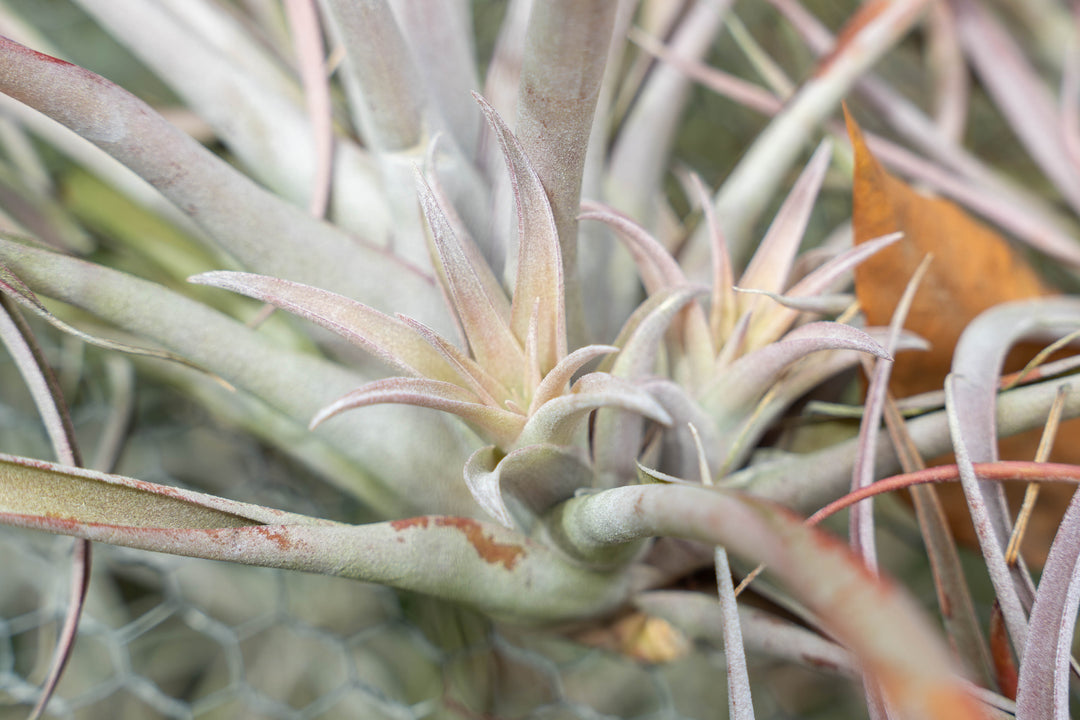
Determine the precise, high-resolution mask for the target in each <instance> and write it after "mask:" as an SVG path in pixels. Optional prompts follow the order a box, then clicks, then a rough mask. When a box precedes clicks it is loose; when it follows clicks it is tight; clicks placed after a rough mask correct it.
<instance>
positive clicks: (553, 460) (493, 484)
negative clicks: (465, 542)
mask: <svg viewBox="0 0 1080 720" xmlns="http://www.w3.org/2000/svg"><path fill="white" fill-rule="evenodd" d="M583 455H584V453H583V452H582V451H580V450H578V449H577V448H566V447H560V446H557V445H547V444H538V445H528V446H526V447H522V448H519V449H517V450H514V451H513V452H511V453H509V454H507V455H506V456H505V457H504V456H503V454H502V453H501V452H499V451H498V450H497V449H496V448H494V447H493V446H488V447H485V448H481V449H479V450H477V451H476V452H475V453H473V456H472V457H470V458H469V461H468V462H467V463H466V464H465V483H466V484H467V485H468V486H469V491H470V492H471V493H472V494H473V497H474V498H475V499H476V502H477V503H478V504H479V505H480V507H482V508H483V509H484V510H485V511H487V513H488V514H489V515H491V516H492V517H493V518H495V520H497V521H498V522H499V523H500V524H501V525H503V526H504V527H507V528H510V529H519V530H521V531H523V532H525V533H526V534H528V533H529V532H531V530H532V524H533V523H534V522H535V520H536V518H537V517H538V516H540V515H542V514H543V513H545V512H547V510H549V509H550V508H551V507H553V506H554V505H556V504H557V503H560V502H562V501H563V500H568V499H570V498H572V497H573V496H574V493H575V492H576V491H577V490H578V489H580V488H585V487H589V486H590V485H591V484H592V470H591V469H590V467H589V463H588V461H587V460H586V458H585V457H584V456H583ZM500 458H501V459H500ZM507 499H509V501H510V506H508V505H507ZM511 506H512V507H513V508H514V510H515V511H516V512H511V510H510V507H511Z"/></svg>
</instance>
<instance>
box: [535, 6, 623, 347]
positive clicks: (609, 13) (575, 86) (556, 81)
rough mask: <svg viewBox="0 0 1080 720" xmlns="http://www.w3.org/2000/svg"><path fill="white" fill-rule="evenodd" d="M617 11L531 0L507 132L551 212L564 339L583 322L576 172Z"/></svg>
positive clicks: (576, 333) (577, 334) (580, 331)
mask: <svg viewBox="0 0 1080 720" xmlns="http://www.w3.org/2000/svg"><path fill="white" fill-rule="evenodd" d="M617 9H618V2H616V1H615V0H545V1H544V2H537V3H534V4H533V10H532V15H531V17H530V18H529V30H528V36H527V39H526V45H525V55H524V58H523V60H522V69H521V87H520V90H519V95H518V121H517V128H516V133H515V134H516V135H517V137H518V140H519V141H520V142H521V145H522V147H523V148H524V149H525V154H526V155H528V157H529V160H530V161H531V162H532V163H533V166H534V167H535V168H536V172H537V174H538V175H539V176H540V181H541V182H542V183H543V185H544V189H545V190H546V191H547V195H548V198H549V199H550V200H551V207H552V210H553V211H554V214H555V225H556V227H557V228H558V231H559V244H560V250H561V251H562V262H563V278H564V281H565V283H566V300H567V303H566V305H567V324H568V328H569V332H570V336H571V344H578V343H577V341H578V340H580V339H581V338H582V337H583V335H584V323H585V319H584V315H583V313H582V303H581V283H580V279H579V278H578V275H577V215H578V212H579V205H580V204H581V178H582V174H583V173H584V169H585V151H586V149H587V148H588V145H589V134H590V132H591V131H592V124H593V115H594V114H595V112H596V100H597V97H598V96H599V93H600V82H601V81H602V80H603V77H604V66H605V64H606V61H607V56H608V47H609V46H610V45H611V33H612V28H613V27H614V23H615V11H616V10H617Z"/></svg>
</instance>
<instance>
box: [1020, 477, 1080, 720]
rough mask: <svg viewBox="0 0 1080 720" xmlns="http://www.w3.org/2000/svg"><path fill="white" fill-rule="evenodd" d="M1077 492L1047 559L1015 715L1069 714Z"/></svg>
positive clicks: (1079, 586) (1077, 597)
mask: <svg viewBox="0 0 1080 720" xmlns="http://www.w3.org/2000/svg"><path fill="white" fill-rule="evenodd" d="M1078 570H1080V495H1073V499H1072V502H1070V503H1069V509H1068V510H1066V511H1065V517H1064V518H1063V519H1062V521H1061V525H1060V527H1059V528H1058V531H1057V535H1056V536H1055V537H1054V543H1053V545H1051V546H1050V554H1049V556H1048V557H1047V559H1046V566H1045V567H1044V568H1043V573H1042V576H1041V577H1040V578H1039V589H1038V591H1037V592H1036V593H1035V603H1034V604H1033V605H1032V607H1031V626H1030V630H1029V632H1028V637H1027V645H1026V646H1025V647H1024V652H1023V660H1022V661H1021V662H1020V681H1019V692H1018V694H1017V697H1016V717H1017V718H1020V719H1022V720H1026V719H1027V718H1032V720H1034V719H1035V718H1047V719H1049V718H1053V719H1054V720H1068V717H1069V669H1070V668H1069V663H1070V657H1071V653H1072V640H1073V631H1074V628H1075V626H1076V613H1077V609H1078V607H1080V572H1078Z"/></svg>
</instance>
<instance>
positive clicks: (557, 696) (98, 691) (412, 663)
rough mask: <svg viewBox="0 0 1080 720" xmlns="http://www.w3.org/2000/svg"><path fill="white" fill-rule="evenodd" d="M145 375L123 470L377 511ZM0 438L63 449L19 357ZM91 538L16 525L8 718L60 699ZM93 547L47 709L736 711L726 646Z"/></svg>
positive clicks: (89, 420)
mask: <svg viewBox="0 0 1080 720" xmlns="http://www.w3.org/2000/svg"><path fill="white" fill-rule="evenodd" d="M69 351H70V348H69ZM64 353H65V351H64V350H63V349H62V347H57V346H53V347H52V348H50V354H51V355H52V356H53V357H54V358H56V359H57V364H58V365H59V366H60V367H61V368H62V370H63V369H64V368H68V369H70V365H71V363H72V362H73V359H72V358H73V357H74V359H75V362H76V365H77V366H79V367H81V370H79V371H77V372H75V373H74V377H73V378H69V379H68V380H66V381H65V379H64V378H63V371H62V372H61V375H62V377H61V382H67V383H68V384H69V385H70V387H69V388H68V390H69V392H68V396H69V397H74V398H76V402H75V404H74V407H73V419H74V422H75V425H76V430H77V433H78V435H79V437H80V440H81V443H82V444H83V446H84V447H85V448H92V447H93V446H94V445H95V444H97V443H98V441H99V440H100V438H101V437H102V436H103V435H104V434H105V433H106V428H107V427H108V425H109V422H110V415H111V413H112V410H110V408H111V407H114V406H115V401H114V397H113V396H114V395H115V394H116V390H115V388H112V387H111V385H110V381H109V380H108V379H107V375H108V373H107V372H105V371H104V370H103V369H102V366H100V365H98V364H99V363H103V362H104V361H103V360H102V358H100V357H98V355H97V354H96V353H94V352H91V353H88V359H85V358H83V357H82V356H81V354H80V353H81V350H76V351H75V354H74V356H72V355H67V356H65V355H64ZM84 362H85V363H86V364H87V365H88V366H89V367H82V364H83V363H84ZM138 387H139V392H138V393H137V394H136V399H137V400H136V402H135V406H134V420H133V422H132V423H131V429H130V431H129V432H128V433H127V436H126V439H125V440H124V442H123V446H122V447H123V452H122V453H121V455H120V457H119V461H118V464H117V468H116V470H117V472H120V473H122V474H126V475H131V476H135V477H139V478H142V479H145V480H150V481H153V482H159V483H167V484H173V485H180V486H184V487H190V488H193V489H198V490H203V491H209V492H214V493H217V494H222V495H226V496H229V497H233V498H236V499H239V500H243V501H247V502H258V503H262V504H266V505H271V506H274V507H280V508H284V509H288V510H292V511H296V512H303V513H307V514H313V515H322V516H325V517H332V518H333V519H337V520H347V519H350V518H356V517H358V516H359V513H361V512H362V509H361V508H359V507H358V506H356V505H355V503H353V502H351V501H350V499H349V498H346V497H342V496H341V495H340V494H339V493H338V492H337V491H335V490H333V489H332V488H330V487H328V486H327V485H326V484H325V483H324V482H322V481H320V480H319V479H318V478H315V477H313V476H311V475H310V474H309V473H307V472H306V471H305V470H304V469H303V468H300V467H298V466H296V465H295V464H294V463H292V462H290V461H289V460H288V459H286V458H284V457H282V456H280V455H279V454H278V453H276V452H275V451H273V450H271V449H268V448H266V447H263V446H261V445H259V444H258V443H256V442H255V441H254V440H252V439H251V438H249V437H248V436H246V435H244V434H243V433H242V432H240V431H239V430H233V429H231V428H228V427H224V426H222V425H220V424H218V423H216V422H215V421H214V420H213V419H212V418H211V417H210V416H208V415H206V414H205V412H204V411H202V410H200V409H199V408H198V407H197V406H195V405H194V403H191V402H189V401H187V399H185V398H184V397H182V396H180V395H179V394H177V393H175V392H174V391H171V390H168V389H164V388H160V387H157V386H155V385H154V384H152V383H151V384H147V383H145V382H144V381H140V382H139V384H138ZM0 452H7V453H21V454H25V455H29V456H34V457H42V458H49V457H51V455H50V450H49V446H48V443H47V440H46V439H45V436H44V433H43V431H42V430H41V426H40V422H39V421H38V419H37V415H36V411H35V409H34V407H33V404H32V402H31V400H30V399H29V396H28V395H27V394H26V391H25V390H24V389H23V387H22V384H21V382H20V381H19V378H18V376H17V373H16V372H15V370H14V368H13V366H12V365H11V363H10V362H9V361H7V359H6V358H0ZM88 454H91V453H88ZM71 551H72V540H71V539H70V538H66V537H54V536H51V535H48V534H45V533H40V532H35V531H26V530H20V529H13V528H0V720H9V718H10V719H14V718H25V717H26V716H27V715H28V713H29V711H30V708H31V707H32V706H33V704H34V703H35V702H36V701H37V699H38V697H39V695H40V692H41V686H42V684H43V682H44V679H45V677H46V675H47V673H48V668H49V663H50V660H51V656H52V652H53V649H54V647H55V644H56V640H57V635H58V632H59V629H60V628H61V626H62V624H63V617H64V612H65V609H66V607H67V603H68V599H69V592H70V590H69V584H70V575H71ZM93 553H94V569H93V575H92V581H91V584H90V590H89V594H88V598H87V604H86V609H85V612H84V615H83V619H82V622H81V625H80V629H79V635H78V639H77V641H76V643H75V647H74V652H73V655H72V658H71V661H70V663H69V665H68V669H67V671H66V672H65V675H64V677H63V679H62V680H61V682H60V685H59V687H58V690H57V692H56V695H55V696H54V698H53V699H52V701H51V703H50V704H49V706H48V711H47V713H46V717H53V718H72V719H78V720H92V719H96V718H108V719H110V720H112V719H120V720H124V719H132V720H134V719H138V718H200V719H206V720H211V719H218V718H256V719H261V718H266V719H268V720H269V719H271V718H273V719H278V718H298V719H299V718H304V719H307V718H311V719H315V718H318V719H320V720H321V719H326V720H329V719H330V718H375V719H381V718H386V719H387V720H405V719H408V718H417V719H419V718H451V719H461V720H496V719H498V720H502V719H506V720H509V719H512V718H520V719H522V720H526V719H528V720H563V719H566V720H570V719H572V718H581V719H582V720H596V719H598V718H639V719H641V720H680V719H682V718H686V719H691V718H711V717H722V716H723V715H724V713H725V712H726V707H727V699H726V689H725V687H726V683H725V681H724V677H725V665H724V660H723V654H722V652H721V651H720V650H718V649H716V648H710V647H699V648H695V649H692V651H691V652H690V653H689V654H688V655H685V656H682V657H679V658H677V659H675V660H672V661H670V662H663V663H655V664H653V663H647V662H643V661H640V660H636V659H633V658H630V657H627V656H625V655H624V654H621V653H619V652H616V651H611V650H609V649H604V648H602V647H596V646H595V645H586V644H582V643H580V642H578V641H577V640H576V639H575V638H577V637H580V635H579V634H578V633H579V632H580V630H581V629H580V628H559V629H555V630H552V629H522V628H507V627H501V626H495V625H493V624H491V623H490V622H489V621H488V620H486V619H485V618H483V617H481V616H479V615H477V614H476V613H473V612H471V611H469V610H467V609H464V608H459V607H453V606H450V605H448V604H445V603H440V602H437V601H435V600H432V599H430V598H425V597H421V596H418V595H415V594H411V593H400V592H395V591H393V590H390V589H388V588H384V587H379V586H374V585H368V584H364V583H358V582H354V581H350V580H345V579H341V578H332V577H323V576H317V575H305V574H302V573H295V572H288V571H279V570H272V569H267V568H257V567H247V566H239V565H229V564H226V563H220V562H213V561H205V560H197V559H190V558H182V557H173V556H168V555H162V554H158V553H150V552H144V551H137V550H131V549H127V548H118V547H111V546H106V545H95V546H94V550H93ZM448 571H452V568H448ZM603 634H604V631H603V630H602V629H601V630H600V635H601V636H603ZM594 635H595V633H594ZM766 673H768V680H767V682H768V683H769V687H770V691H769V694H768V695H765V694H759V696H758V698H757V699H756V704H757V708H756V709H757V711H758V716H759V717H776V718H784V717H807V718H811V717H817V716H820V717H839V715H837V714H836V713H837V712H839V711H840V710H841V708H840V706H838V705H837V703H838V702H839V703H840V704H841V705H843V704H846V703H845V698H847V699H850V700H852V701H854V700H855V698H856V695H855V693H854V692H852V687H853V686H851V685H850V683H848V682H847V681H846V680H842V679H838V678H830V677H828V676H826V675H821V674H816V673H814V672H811V671H809V670H806V669H802V668H797V667H792V666H790V665H788V666H782V665H780V666H777V665H774V664H772V663H769V662H767V661H764V660H762V661H759V662H758V663H757V665H756V666H755V674H756V675H757V676H758V678H759V679H760V680H762V681H763V684H764V682H765V678H766ZM778 676H779V677H781V678H782V681H781V682H779V683H778V681H777V677H778ZM785 686H786V687H787V688H788V689H789V692H785V693H782V694H781V695H778V694H777V692H776V689H777V687H785ZM838 693H839V694H838ZM819 713H821V714H820V715H819Z"/></svg>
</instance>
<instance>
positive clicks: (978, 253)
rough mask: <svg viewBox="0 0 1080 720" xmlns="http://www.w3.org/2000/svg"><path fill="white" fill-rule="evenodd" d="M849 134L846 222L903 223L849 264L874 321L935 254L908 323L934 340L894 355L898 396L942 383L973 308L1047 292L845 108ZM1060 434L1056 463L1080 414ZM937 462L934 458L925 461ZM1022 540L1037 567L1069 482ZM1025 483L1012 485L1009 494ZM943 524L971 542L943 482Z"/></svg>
mask: <svg viewBox="0 0 1080 720" xmlns="http://www.w3.org/2000/svg"><path fill="white" fill-rule="evenodd" d="M844 116H845V119H846V121H847V127H848V134H849V135H850V136H851V143H852V145H853V146H854V149H855V177H854V182H853V207H852V226H853V229H854V235H855V242H856V243H861V242H866V241H868V240H871V239H873V238H876V237H880V236H882V235H886V234H888V233H892V232H897V231H901V232H903V233H904V238H903V239H901V240H900V241H899V242H897V243H894V244H893V245H891V246H889V247H887V248H885V249H884V250H882V251H880V252H878V253H876V254H875V255H873V256H871V257H870V258H869V259H868V260H866V261H865V262H863V263H862V264H861V265H859V266H858V267H856V268H855V295H856V297H857V298H858V300H859V304H860V305H861V306H862V308H863V311H864V312H865V313H866V319H867V323H868V324H870V325H886V324H888V322H889V320H890V318H891V317H892V314H893V309H894V308H895V307H896V303H897V301H898V300H899V298H900V295H901V294H902V293H903V291H904V287H905V285H906V283H907V282H908V279H909V278H910V277H911V275H912V273H913V272H915V268H916V267H917V266H918V264H919V263H920V262H921V261H922V259H923V258H924V257H925V256H926V255H927V254H928V253H929V254H932V255H933V257H934V259H933V262H932V263H931V265H930V268H929V271H928V272H927V274H926V277H924V278H923V282H922V283H921V284H920V286H919V291H918V293H917V294H916V296H915V302H914V304H913V305H912V309H911V312H910V313H909V315H908V319H907V322H906V323H905V328H907V329H908V330H911V331H912V332H915V333H918V334H919V335H921V336H922V337H924V338H926V340H927V341H928V342H929V343H930V349H929V350H928V351H925V352H921V351H909V352H904V353H898V354H897V357H896V362H895V365H894V366H893V371H892V377H891V382H890V389H891V390H892V392H893V394H894V395H895V396H896V397H906V396H909V395H914V394H917V393H921V392H927V391H930V390H940V389H941V388H942V386H943V384H944V381H945V376H946V375H947V374H948V372H949V368H950V366H951V364H952V356H953V350H954V349H955V347H956V343H957V341H958V340H959V338H960V334H961V333H962V332H963V331H964V328H966V327H967V325H968V324H969V323H970V322H971V321H972V320H974V319H975V317H976V316H977V315H979V313H981V312H983V311H984V310H986V309H988V308H990V307H992V306H994V305H997V304H999V303H1003V302H1008V301H1011V300H1021V299H1025V298H1033V297H1038V296H1041V295H1049V294H1051V293H1053V289H1052V288H1050V287H1049V286H1048V285H1046V284H1045V283H1044V282H1043V281H1042V279H1041V278H1040V277H1039V275H1038V274H1037V273H1036V272H1035V270H1034V269H1033V268H1032V267H1031V265H1029V264H1028V262H1027V261H1026V260H1025V259H1024V258H1023V257H1022V256H1021V255H1020V254H1019V253H1017V252H1016V251H1015V250H1014V249H1013V248H1012V247H1011V246H1010V245H1009V243H1008V241H1006V240H1005V239H1004V238H1003V237H1002V236H1001V235H999V234H998V233H996V232H994V231H993V230H991V229H990V228H989V227H987V226H986V225H984V224H983V223H981V222H979V221H978V220H976V219H974V218H972V217H971V216H970V215H968V214H967V213H966V212H964V211H963V210H961V209H960V208H959V207H957V206H956V205H955V204H953V203H952V202H949V201H948V200H943V199H939V198H931V197H927V196H925V195H922V194H921V193H919V192H917V191H916V190H914V189H913V188H912V187H910V186H909V185H907V184H906V183H905V182H903V181H902V180H899V179H898V178H895V177H893V176H892V175H890V174H889V173H887V172H886V171H885V169H884V168H882V166H881V164H880V163H879V162H878V161H877V159H875V158H874V156H873V154H872V153H871V152H870V150H869V148H867V146H866V142H865V141H864V139H863V136H862V132H861V131H860V130H859V126H858V125H857V124H856V123H855V120H854V119H853V118H852V117H851V114H850V113H849V112H848V111H847V108H846V107H845V108H844ZM1041 349H1042V348H1041V346H1040V345H1037V344H1034V343H1021V344H1019V345H1018V346H1016V347H1015V348H1014V349H1013V351H1012V352H1010V354H1009V357H1008V359H1007V360H1006V365H1005V368H1004V371H1005V372H1011V371H1015V370H1019V369H1020V368H1022V367H1023V366H1024V364H1025V363H1027V362H1028V361H1029V360H1030V359H1031V358H1032V357H1034V356H1035V354H1036V353H1037V352H1038V351H1039V350H1041ZM1060 436H1061V437H1062V440H1063V441H1059V442H1058V443H1057V448H1058V450H1057V451H1055V452H1054V453H1053V454H1052V455H1051V459H1052V460H1054V461H1056V462H1067V463H1076V462H1078V461H1080V442H1072V441H1065V438H1078V439H1080V421H1077V420H1074V421H1071V422H1068V423H1064V424H1062V426H1061V430H1060ZM1038 440H1039V433H1038V432H1034V433H1026V434H1023V435H1018V436H1015V437H1011V438H1005V439H1004V440H1003V441H1002V443H1000V450H1001V457H1002V458H1003V459H1015V460H1030V459H1032V458H1033V457H1034V455H1035V448H1036V446H1037V444H1038ZM931 464H933V462H931ZM1044 490H1045V491H1046V493H1047V495H1046V497H1044V498H1041V499H1040V504H1039V505H1037V506H1036V510H1035V515H1034V517H1033V519H1032V523H1031V525H1030V530H1029V533H1028V535H1027V539H1026V541H1025V552H1024V555H1025V558H1026V559H1027V560H1028V562H1033V563H1034V564H1036V565H1041V564H1042V562H1043V561H1044V560H1045V556H1046V551H1047V548H1049V545H1050V541H1051V540H1052V538H1053V535H1054V532H1055V531H1056V529H1057V524H1058V521H1059V520H1060V518H1061V514H1062V512H1063V510H1064V507H1065V505H1066V504H1067V502H1068V497H1069V494H1071V489H1063V488H1056V487H1047V488H1044ZM1022 493H1023V487H1013V488H1009V489H1008V494H1009V496H1010V502H1011V504H1012V505H1014V507H1015V506H1017V505H1018V504H1019V503H1018V501H1014V497H1016V496H1019V495H1021V494H1022ZM939 494H940V495H941V499H942V501H943V503H944V504H945V506H946V511H947V514H948V516H949V521H950V522H949V524H950V526H951V528H952V530H953V533H954V535H956V537H957V539H959V540H961V541H963V542H965V543H968V544H974V543H975V538H974V532H973V530H972V528H971V524H970V521H969V520H968V518H967V507H966V503H965V502H964V498H963V494H962V492H961V491H960V489H959V488H958V487H942V488H939Z"/></svg>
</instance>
